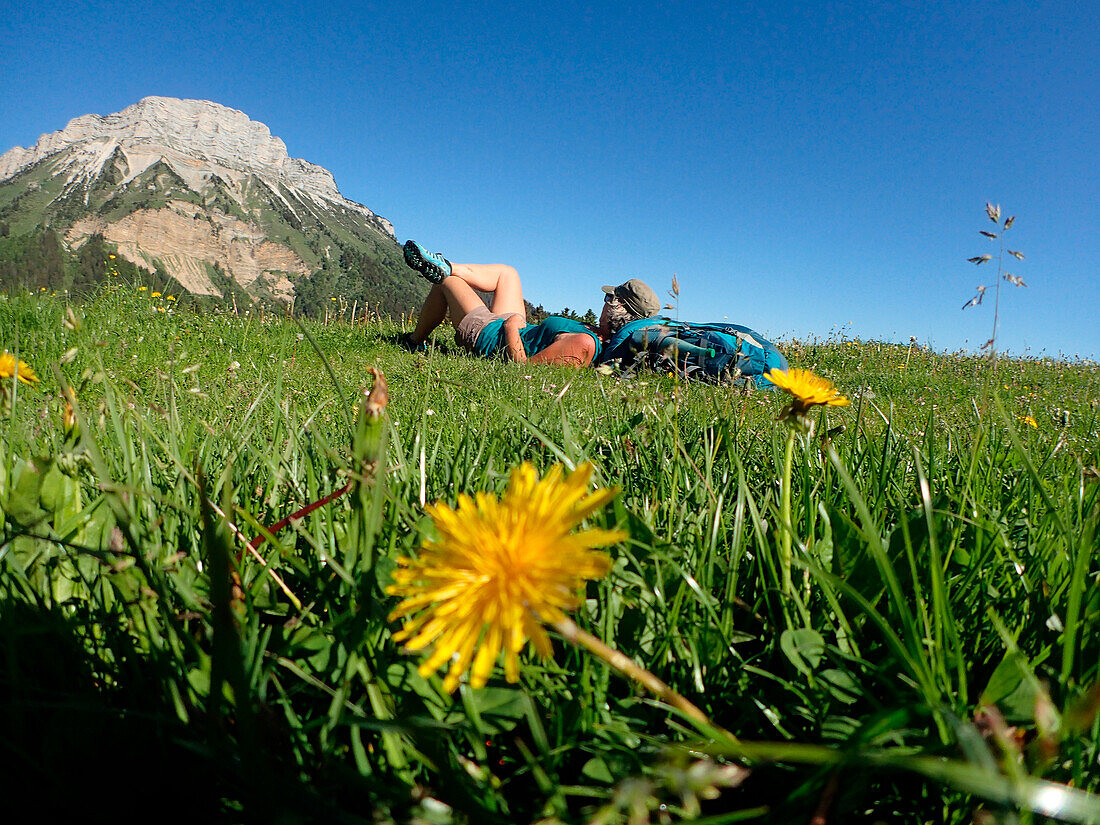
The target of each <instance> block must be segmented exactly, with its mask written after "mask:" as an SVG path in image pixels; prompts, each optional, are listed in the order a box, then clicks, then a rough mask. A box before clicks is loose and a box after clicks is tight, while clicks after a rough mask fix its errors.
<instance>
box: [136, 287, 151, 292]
mask: <svg viewBox="0 0 1100 825" xmlns="http://www.w3.org/2000/svg"><path fill="white" fill-rule="evenodd" d="M147 289H149V287H147V286H139V287H138V292H145V291H146V290H147Z"/></svg>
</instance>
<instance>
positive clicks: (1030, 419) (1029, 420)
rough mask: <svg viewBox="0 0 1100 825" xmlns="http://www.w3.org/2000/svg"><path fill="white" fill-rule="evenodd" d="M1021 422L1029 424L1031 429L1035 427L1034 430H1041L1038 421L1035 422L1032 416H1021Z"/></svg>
mask: <svg viewBox="0 0 1100 825" xmlns="http://www.w3.org/2000/svg"><path fill="white" fill-rule="evenodd" d="M1020 420H1021V421H1022V422H1023V423H1025V424H1027V425H1028V426H1029V427H1033V428H1034V429H1036V430H1037V429H1039V422H1037V421H1036V420H1035V419H1034V418H1033V417H1032V416H1030V415H1021V416H1020Z"/></svg>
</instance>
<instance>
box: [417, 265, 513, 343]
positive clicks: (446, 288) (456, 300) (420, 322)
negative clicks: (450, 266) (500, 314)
mask: <svg viewBox="0 0 1100 825" xmlns="http://www.w3.org/2000/svg"><path fill="white" fill-rule="evenodd" d="M493 304H494V306H495V305H496V301H494V302H493ZM479 306H484V304H483V303H482V302H481V298H479V297H478V295H477V293H476V292H474V290H473V287H472V286H471V285H470V284H469V283H468V282H467V281H466V280H465V279H463V278H460V277H455V276H451V277H448V278H444V279H443V280H442V281H441V282H440V283H438V284H436V285H435V286H433V287H432V289H431V291H430V292H429V293H428V297H427V298H426V299H425V300H424V306H422V307H421V308H420V315H419V317H417V319H416V328H415V329H414V330H413V332H412V339H413V340H414V341H415V342H416V343H418V344H420V343H423V342H424V341H427V340H428V336H429V335H431V334H432V332H433V331H434V330H435V328H436V327H438V326H439V325H440V324H442V323H443V321H444V320H445V319H446V318H447V315H448V313H449V314H450V316H451V323H452V324H454V325H455V326H456V327H457V326H458V325H459V324H461V323H462V319H463V318H465V317H466V313H468V312H470V310H472V309H474V308H475V307H479ZM495 311H496V310H494V312H495Z"/></svg>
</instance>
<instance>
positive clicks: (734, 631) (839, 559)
mask: <svg viewBox="0 0 1100 825" xmlns="http://www.w3.org/2000/svg"><path fill="white" fill-rule="evenodd" d="M180 303H181V302H172V301H168V300H167V299H166V298H165V297H164V296H158V297H156V298H154V297H151V295H150V294H149V293H147V292H138V291H136V290H132V289H126V288H119V287H115V288H112V289H108V290H106V291H105V292H103V293H102V294H101V295H100V296H99V297H98V298H96V299H94V300H93V301H91V302H90V303H88V304H85V305H83V306H74V307H72V314H69V313H68V312H67V307H66V305H65V304H64V303H62V302H61V300H60V299H59V298H55V297H45V296H43V297H36V296H28V295H23V296H9V297H7V298H0V348H3V349H6V350H9V351H12V352H16V353H17V354H18V357H19V358H20V359H22V360H24V361H26V362H27V363H28V364H29V365H30V366H31V367H33V368H34V370H36V371H37V373H38V375H39V376H40V378H41V382H40V383H39V384H38V385H36V386H30V385H26V384H22V383H19V382H18V381H16V380H14V379H11V378H9V379H7V380H5V381H4V387H5V389H4V404H5V409H4V412H3V413H2V416H0V432H2V433H3V436H2V447H0V449H2V452H0V506H2V508H3V514H2V517H0V713H3V715H4V733H3V735H2V737H0V756H2V759H3V761H4V763H5V764H7V765H8V766H9V768H8V769H7V770H5V771H3V782H4V784H5V785H6V786H7V787H6V788H5V789H6V790H8V791H9V793H10V794H11V795H12V798H17V796H16V795H33V796H34V799H35V800H36V803H35V804H36V807H37V808H38V810H39V812H40V815H43V816H46V818H47V820H49V819H50V818H51V816H54V815H62V814H74V813H77V812H78V813H79V815H81V816H82V817H84V818H85V819H88V818H91V819H93V820H94V819H97V818H102V819H111V820H112V821H129V820H130V819H136V818H137V817H138V816H141V817H142V818H146V817H148V816H156V817H160V818H163V817H164V816H165V815H168V814H170V815H171V816H173V817H178V818H180V819H183V818H187V819H189V820H193V821H217V822H221V821H226V822H232V821H258V822H271V823H274V822H288V823H295V822H349V823H351V822H368V823H369V822H383V823H385V822H402V823H404V822H417V823H432V824H433V825H435V824H438V825H443V824H444V823H452V822H454V823H534V822H540V823H547V824H548V823H588V822H593V823H616V822H629V823H632V824H633V823H638V822H679V821H696V822H705V823H711V824H712V825H713V824H715V823H732V822H741V821H759V822H769V823H771V822H811V821H813V822H863V821H866V822H878V821H882V822H913V823H916V822H930V823H931V822H947V823H969V822H1035V821H1047V818H1050V820H1051V821H1068V822H1100V795H1098V794H1100V632H1098V630H1100V559H1098V558H1097V552H1096V551H1097V547H1098V545H1100V538H1098V523H1100V483H1098V478H1100V471H1098V469H1097V467H1098V465H1100V368H1098V367H1097V365H1095V364H1092V363H1087V362H1086V363H1068V362H1064V361H1055V360H1049V359H1030V360H1014V359H1005V358H1001V359H999V360H998V361H997V362H996V363H995V364H991V363H990V362H989V361H988V360H987V359H981V358H977V357H974V356H967V355H961V354H954V355H952V354H944V353H934V352H930V351H928V350H925V349H922V348H920V347H916V346H913V347H906V346H898V345H892V344H885V343H878V342H864V341H847V340H831V341H828V342H798V341H795V342H790V341H788V342H785V343H782V344H781V346H782V348H783V349H784V351H785V353H786V354H787V356H788V358H789V360H790V362H791V365H792V366H794V367H803V368H807V369H811V370H813V371H814V372H816V373H817V374H819V375H821V376H824V377H827V378H828V379H830V380H832V381H833V382H834V383H835V384H836V386H837V387H838V388H839V389H840V391H841V392H842V393H844V394H845V395H846V396H848V397H849V398H850V399H851V402H852V403H851V405H850V406H848V407H845V408H828V409H827V411H826V412H823V411H822V410H824V409H825V408H819V409H818V411H817V412H816V413H814V414H813V415H812V420H813V424H814V432H813V433H812V434H806V433H804V432H803V433H799V434H797V435H795V436H794V437H793V450H792V451H791V452H790V456H791V458H790V463H789V465H788V459H787V450H786V447H787V444H788V438H789V428H788V426H787V424H785V423H783V422H780V421H777V414H778V413H779V411H780V410H781V408H782V407H783V404H784V403H785V401H784V397H783V396H782V394H779V393H769V392H761V391H754V392H748V393H745V392H743V391H741V390H738V389H734V388H728V387H711V386H706V385H701V384H690V385H689V384H682V383H679V382H678V381H677V380H676V379H675V378H672V377H669V376H664V375H656V374H649V375H644V376H642V377H640V378H636V379H632V380H628V381H621V380H619V379H617V378H615V377H612V376H603V375H600V374H597V373H596V372H595V371H587V370H586V371H582V372H573V371H569V370H559V369H554V368H545V367H541V368H537V367H521V366H517V365H512V364H499V363H490V362H486V361H479V360H476V359H472V358H468V357H465V356H463V355H461V354H458V353H456V352H455V348H454V345H453V343H451V342H450V341H449V340H440V341H439V342H438V346H436V347H435V348H433V349H432V351H430V352H429V353H428V354H427V355H410V354H407V353H405V352H403V351H402V350H400V349H399V348H398V347H396V346H395V345H394V344H393V343H392V339H393V336H394V334H395V332H397V331H399V328H397V327H395V326H394V324H393V323H392V322H390V321H387V320H378V319H373V320H370V321H368V322H367V323H359V324H356V325H354V326H352V325H348V324H346V323H333V324H329V325H327V326H326V325H320V324H310V323H307V324H305V325H304V326H301V327H300V326H298V325H297V324H296V323H295V322H293V321H291V320H288V319H285V318H280V317H272V316H264V317H261V316H259V315H254V314H245V315H236V314H222V313H210V314H205V315H200V314H195V313H192V312H190V311H189V310H188V309H187V308H186V307H184V306H180ZM370 368H374V369H376V370H380V371H381V372H382V374H384V376H385V382H386V384H387V385H388V405H387V406H386V407H385V409H384V412H383V414H382V415H381V417H379V418H377V420H375V419H372V418H371V417H370V416H368V415H366V414H365V411H366V410H367V409H369V408H370V405H371V401H372V399H368V398H367V397H366V396H364V395H363V394H362V391H363V390H364V389H365V388H367V389H369V388H370V386H371V385H372V381H373V379H372V376H371V373H370V372H369V371H368V370H369V369H370ZM66 387H72V389H73V392H74V398H75V401H76V403H75V404H74V405H73V406H74V408H75V413H74V415H75V421H73V420H72V419H70V425H71V426H68V427H67V426H66V424H65V421H64V420H65V415H66V409H65V407H66V400H65V399H66V390H65V388H66ZM373 401H374V402H375V403H377V402H378V397H377V396H375V397H374V399H373ZM523 462H531V463H532V464H533V465H534V466H535V467H536V468H537V469H538V471H539V472H540V473H542V474H545V473H547V472H549V471H550V469H551V468H552V467H554V466H556V465H559V464H560V465H564V467H565V468H566V470H567V471H568V470H572V469H573V468H575V467H577V466H580V465H582V464H583V463H584V462H590V463H591V464H592V466H593V476H592V481H591V485H590V486H591V487H592V488H593V489H604V488H608V487H616V488H618V494H617V496H616V497H615V498H614V499H613V500H612V501H611V502H610V503H609V504H607V506H605V507H602V508H599V509H598V510H597V511H595V512H593V513H592V514H591V515H590V516H589V517H588V519H587V520H586V522H585V525H584V526H585V527H587V528H588V529H607V530H613V529H618V530H621V531H622V532H623V533H624V534H625V538H622V539H620V540H617V541H615V542H613V543H611V544H610V545H609V546H607V547H606V548H604V549H605V551H606V552H607V553H608V554H609V556H610V558H611V566H610V571H609V572H608V573H607V575H606V576H604V577H602V578H598V579H597V580H594V581H590V582H589V583H588V584H587V589H586V590H585V591H584V592H583V593H582V594H581V596H582V598H581V599H580V603H579V605H578V606H577V608H576V610H575V611H573V612H572V614H571V618H572V619H573V620H574V621H575V622H576V625H577V626H578V627H579V628H581V629H582V630H583V631H587V632H588V633H591V634H592V635H593V636H594V637H596V638H597V639H598V640H600V641H601V642H602V643H604V644H606V645H610V646H611V647H613V648H614V649H616V650H617V651H619V652H621V653H622V654H624V655H626V656H628V657H630V659H631V660H632V661H633V662H635V663H636V664H637V665H638V666H639V667H641V668H645V669H646V670H648V671H649V672H650V673H652V674H653V675H654V676H656V677H658V678H659V679H660V680H663V682H664V683H667V685H668V686H669V688H670V690H671V691H674V692H675V694H677V695H680V696H682V697H684V698H685V699H686V700H687V701H688V702H690V703H691V704H692V705H694V706H695V707H696V708H697V709H698V710H699V711H700V712H701V714H702V718H701V719H700V718H695V717H693V716H692V715H691V714H690V713H687V712H685V711H684V710H683V709H682V708H681V709H677V708H675V707H672V706H670V704H669V702H668V701H667V699H668V697H667V696H666V697H665V699H666V701H662V700H660V699H658V698H656V697H655V696H654V694H652V693H651V692H649V691H647V690H646V688H644V687H642V686H641V685H639V684H638V683H637V682H636V681H634V680H632V679H630V678H628V677H627V676H624V675H623V674H622V673H620V672H619V671H618V670H616V669H614V668H612V667H610V666H609V665H608V663H607V661H606V657H604V658H601V656H600V655H599V654H598V653H594V652H592V651H591V650H588V649H585V648H583V647H582V646H580V645H578V644H575V643H571V642H570V641H569V640H566V639H563V638H562V637H561V635H560V634H559V633H557V632H552V633H551V635H552V637H553V655H552V656H551V657H550V658H542V657H539V656H537V655H535V654H534V653H533V652H532V651H531V650H529V649H528V650H525V652H524V653H523V654H522V663H521V667H520V671H519V674H518V676H519V678H518V681H517V682H515V683H511V682H509V681H507V680H506V679H505V678H504V675H505V674H504V671H503V669H502V668H501V667H499V666H497V667H495V668H494V669H493V671H492V675H491V677H490V678H489V681H488V684H487V685H486V686H485V687H482V688H476V689H475V688H472V687H471V686H470V685H469V684H466V683H463V684H461V685H460V686H459V687H458V689H457V690H456V691H455V692H454V693H453V694H451V693H448V692H447V691H445V690H444V689H443V679H442V676H443V673H442V672H441V673H439V674H436V675H432V676H428V677H426V676H424V675H422V674H421V673H420V672H418V665H419V664H420V663H421V662H422V661H423V658H424V657H423V654H422V653H418V652H414V651H410V650H407V649H404V648H403V647H402V646H401V644H399V643H397V642H395V640H394V639H393V634H394V633H395V632H396V631H397V630H398V629H399V628H400V625H401V623H400V622H395V621H390V620H388V618H387V616H388V614H389V613H390V612H391V611H392V610H393V609H394V607H395V606H396V604H397V602H398V599H397V598H395V597H394V596H392V595H388V594H387V592H386V589H387V587H389V586H390V585H392V584H393V582H394V572H395V570H396V569H398V567H399V563H398V561H397V560H398V558H399V557H401V556H416V555H417V550H418V548H419V546H420V544H421V541H422V540H423V539H424V538H428V539H432V538H438V536H439V533H438V530H439V528H438V527H437V526H436V525H433V522H432V519H431V518H429V517H428V515H427V514H426V511H425V505H430V504H432V503H433V502H435V501H442V502H444V503H446V504H449V505H451V506H453V505H455V504H456V502H457V501H458V497H459V495H460V494H469V495H473V494H475V493H476V492H479V491H485V492H488V493H491V494H494V495H497V494H501V493H502V492H503V491H504V490H505V488H506V487H507V485H508V481H509V475H510V473H511V471H512V470H513V468H515V467H517V466H518V465H520V464H521V463H523ZM788 467H789V469H790V472H789V479H790V480H789V483H785V482H784V478H785V477H786V476H787V473H786V472H785V471H786V470H787V469H788ZM349 485H350V486H349ZM345 487H349V491H348V492H347V493H346V494H344V495H340V496H338V497H336V498H334V499H333V500H331V501H329V502H328V503H325V504H323V505H321V506H319V507H317V508H316V509H314V510H312V512H310V513H308V514H307V515H305V516H304V517H302V518H300V519H295V520H294V521H293V522H291V523H290V524H289V525H288V526H286V527H285V528H283V529H280V530H278V531H277V532H272V531H269V530H267V529H266V528H267V527H270V526H272V525H275V524H276V523H277V522H279V521H280V520H282V519H284V518H285V517H286V516H289V515H290V514H292V513H295V512H297V511H300V510H301V509H302V508H304V507H306V506H307V505H309V504H311V503H313V502H316V501H318V500H321V499H323V498H325V497H326V496H329V495H331V494H333V493H335V492H337V491H340V490H342V489H344V488H345ZM787 496H789V501H790V504H789V507H785V506H784V503H783V502H784V499H785V498H786V497H787ZM258 536H262V537H263V538H265V539H266V540H265V541H263V543H260V544H258V545H256V544H255V542H254V543H253V545H254V548H253V549H254V552H253V551H250V550H249V548H248V547H247V545H248V544H249V542H250V541H252V540H254V539H255V538H256V537H258ZM788 548H789V549H788ZM165 812H167V814H166V813H165ZM200 817H201V819H199V818H200ZM815 817H817V818H816V819H815Z"/></svg>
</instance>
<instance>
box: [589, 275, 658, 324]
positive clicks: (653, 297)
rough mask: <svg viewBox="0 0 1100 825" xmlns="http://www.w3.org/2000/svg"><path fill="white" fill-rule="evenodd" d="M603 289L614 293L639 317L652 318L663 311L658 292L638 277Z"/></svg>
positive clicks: (610, 293)
mask: <svg viewBox="0 0 1100 825" xmlns="http://www.w3.org/2000/svg"><path fill="white" fill-rule="evenodd" d="M603 291H604V292H606V293H607V294H608V295H614V296H615V297H616V298H618V299H619V300H620V301H622V302H623V306H625V307H626V308H627V309H628V310H630V311H631V312H632V313H634V314H635V315H637V316H638V317H639V318H650V317H652V316H654V315H656V314H657V313H658V312H660V311H661V299H660V298H658V297H657V293H656V292H654V291H653V290H652V289H651V288H650V286H649V284H647V283H646V282H645V281H642V280H639V279H638V278H631V279H630V280H629V281H627V282H626V283H625V284H619V285H618V286H605V287H604V288H603Z"/></svg>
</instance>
